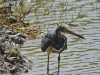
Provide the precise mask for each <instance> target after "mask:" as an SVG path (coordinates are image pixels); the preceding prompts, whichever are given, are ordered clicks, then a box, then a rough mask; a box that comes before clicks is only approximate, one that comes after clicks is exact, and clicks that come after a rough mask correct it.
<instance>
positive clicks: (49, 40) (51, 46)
mask: <svg viewBox="0 0 100 75" xmlns="http://www.w3.org/2000/svg"><path fill="white" fill-rule="evenodd" d="M61 32H65V33H68V34H72V35H75V36H78V37H80V38H82V39H85V38H84V37H82V36H80V35H79V34H76V33H74V32H72V31H70V30H69V29H68V27H67V26H65V25H59V26H58V27H57V28H56V29H55V30H53V31H50V32H48V33H47V34H46V35H45V36H44V37H43V38H42V41H41V49H42V51H43V52H45V51H47V54H48V63H47V72H48V71H49V55H50V52H53V53H59V56H58V70H59V67H60V53H61V52H62V51H63V50H66V49H67V38H66V37H65V36H64V35H63V34H62V33H61Z"/></svg>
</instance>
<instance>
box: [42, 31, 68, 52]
mask: <svg viewBox="0 0 100 75" xmlns="http://www.w3.org/2000/svg"><path fill="white" fill-rule="evenodd" d="M52 33H53V34H52ZM41 49H42V51H43V52H44V51H47V53H50V52H57V53H59V52H62V51H63V50H64V49H67V38H66V37H65V36H64V35H63V34H61V33H60V32H59V33H57V31H56V30H54V31H51V32H49V33H47V34H46V35H45V36H44V37H43V38H42V45H41Z"/></svg>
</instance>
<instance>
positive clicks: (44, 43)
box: [41, 36, 51, 52]
mask: <svg viewBox="0 0 100 75" xmlns="http://www.w3.org/2000/svg"><path fill="white" fill-rule="evenodd" d="M50 45H51V39H50V38H49V37H47V36H45V37H43V38H42V41H41V50H42V51H43V52H44V51H46V49H47V48H48V47H49V46H50Z"/></svg>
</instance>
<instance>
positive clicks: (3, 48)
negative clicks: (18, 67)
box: [0, 44, 5, 54]
mask: <svg viewBox="0 0 100 75" xmlns="http://www.w3.org/2000/svg"><path fill="white" fill-rule="evenodd" d="M0 52H1V54H5V47H4V45H2V44H1V45H0Z"/></svg>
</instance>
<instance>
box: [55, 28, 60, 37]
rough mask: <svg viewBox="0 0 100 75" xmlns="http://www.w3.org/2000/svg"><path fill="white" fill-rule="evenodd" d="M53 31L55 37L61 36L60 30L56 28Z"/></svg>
mask: <svg viewBox="0 0 100 75" xmlns="http://www.w3.org/2000/svg"><path fill="white" fill-rule="evenodd" d="M55 33H56V36H57V37H61V31H59V30H57V29H56V31H55Z"/></svg>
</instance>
